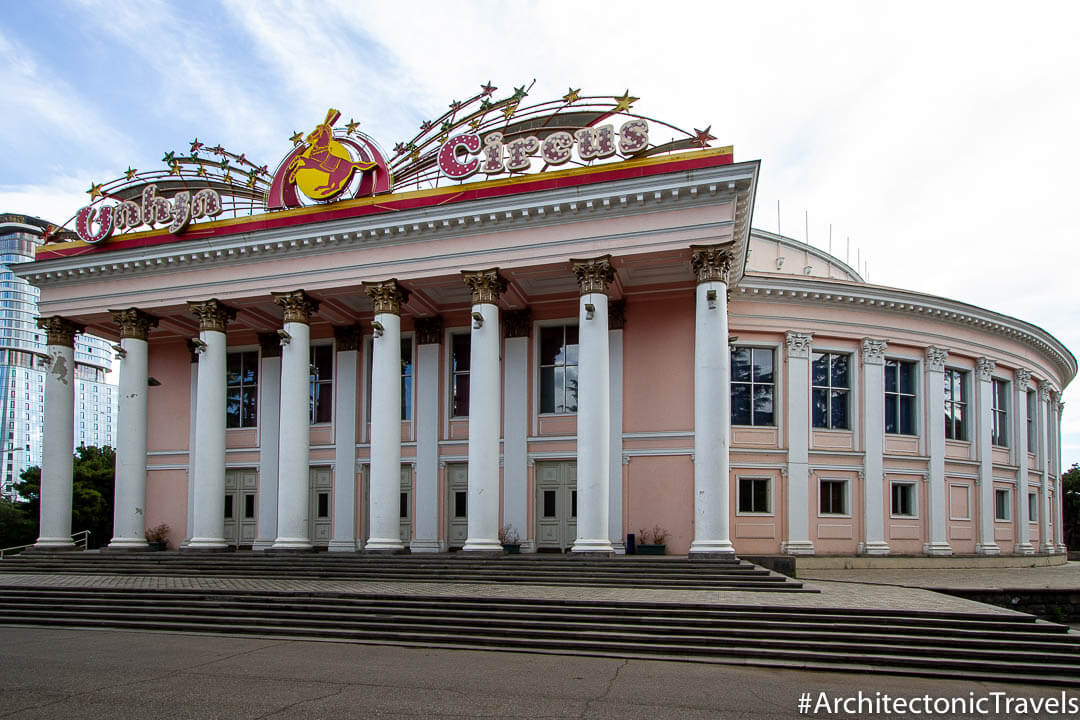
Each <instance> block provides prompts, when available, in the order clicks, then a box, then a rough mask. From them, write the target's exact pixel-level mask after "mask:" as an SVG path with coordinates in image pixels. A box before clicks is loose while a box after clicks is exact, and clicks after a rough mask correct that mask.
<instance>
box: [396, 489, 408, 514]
mask: <svg viewBox="0 0 1080 720" xmlns="http://www.w3.org/2000/svg"><path fill="white" fill-rule="evenodd" d="M398 517H399V518H401V519H402V520H406V519H408V517H409V493H407V492H403V493H401V498H400V500H399V501H398Z"/></svg>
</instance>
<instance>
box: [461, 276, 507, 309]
mask: <svg viewBox="0 0 1080 720" xmlns="http://www.w3.org/2000/svg"><path fill="white" fill-rule="evenodd" d="M461 279H462V280H464V281H465V285H466V286H468V288H469V290H472V304H473V305H497V304H498V302H499V296H500V295H502V294H503V293H504V292H506V279H505V278H503V276H502V275H500V274H499V268H491V269H489V270H462V271H461Z"/></svg>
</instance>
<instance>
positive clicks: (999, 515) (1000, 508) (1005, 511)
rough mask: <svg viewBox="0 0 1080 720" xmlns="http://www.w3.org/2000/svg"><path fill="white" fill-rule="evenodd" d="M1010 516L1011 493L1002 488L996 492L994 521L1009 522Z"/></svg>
mask: <svg viewBox="0 0 1080 720" xmlns="http://www.w3.org/2000/svg"><path fill="white" fill-rule="evenodd" d="M1009 517H1010V514H1009V491H1008V490H1002V489H1000V488H998V489H995V490H994V519H995V520H1008V519H1009Z"/></svg>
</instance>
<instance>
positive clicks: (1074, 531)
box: [1061, 463, 1080, 550]
mask: <svg viewBox="0 0 1080 720" xmlns="http://www.w3.org/2000/svg"><path fill="white" fill-rule="evenodd" d="M1061 494H1062V503H1061V509H1062V512H1063V513H1064V516H1065V517H1064V518H1063V520H1062V523H1061V533H1062V537H1063V538H1064V541H1065V547H1067V548H1069V549H1070V550H1080V465H1077V464H1076V463H1073V466H1072V467H1071V468H1069V469H1068V471H1067V472H1065V473H1063V474H1062V476H1061Z"/></svg>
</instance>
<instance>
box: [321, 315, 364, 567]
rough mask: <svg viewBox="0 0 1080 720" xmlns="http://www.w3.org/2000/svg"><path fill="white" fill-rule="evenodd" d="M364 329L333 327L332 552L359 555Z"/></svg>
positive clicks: (330, 547)
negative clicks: (358, 445) (358, 402)
mask: <svg viewBox="0 0 1080 720" xmlns="http://www.w3.org/2000/svg"><path fill="white" fill-rule="evenodd" d="M363 336H364V334H363V330H362V328H361V327H360V326H359V325H352V326H349V327H336V328H334V340H335V347H336V349H337V368H336V374H335V377H334V523H333V526H332V531H331V532H332V535H331V536H330V544H329V547H328V548H327V549H328V550H329V551H330V552H356V549H357V548H356V399H357V398H358V397H359V395H360V392H359V387H360V386H359V384H358V383H357V366H358V361H359V355H360V353H359V349H360V343H361V341H362V339H363Z"/></svg>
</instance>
